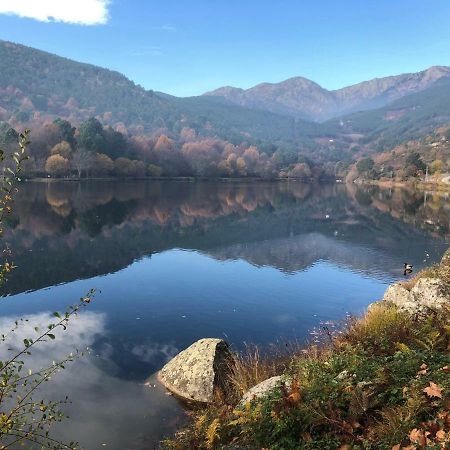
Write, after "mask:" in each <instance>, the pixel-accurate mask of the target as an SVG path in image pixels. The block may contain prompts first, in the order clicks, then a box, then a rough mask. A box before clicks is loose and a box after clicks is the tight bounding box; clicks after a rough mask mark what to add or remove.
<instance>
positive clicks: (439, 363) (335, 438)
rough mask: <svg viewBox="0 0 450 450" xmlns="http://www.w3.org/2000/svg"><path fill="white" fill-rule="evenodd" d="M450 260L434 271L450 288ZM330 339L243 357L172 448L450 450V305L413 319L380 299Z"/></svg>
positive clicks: (327, 334) (431, 274)
mask: <svg viewBox="0 0 450 450" xmlns="http://www.w3.org/2000/svg"><path fill="white" fill-rule="evenodd" d="M443 261H444V262H443V263H442V264H441V265H438V266H436V267H434V268H432V269H429V270H427V272H426V273H425V275H426V276H427V277H436V278H440V279H442V280H444V281H445V282H447V283H448V282H449V281H450V279H449V276H448V274H449V268H450V265H449V262H448V261H449V258H446V259H445V258H444V260H443ZM420 276H423V274H419V275H418V277H420ZM414 283H415V279H413V280H411V281H410V282H409V288H411V287H412V286H413V285H414ZM323 342H324V343H323V345H320V346H317V345H315V346H310V347H309V348H307V349H303V350H302V349H295V348H294V349H291V350H290V351H287V350H285V349H283V350H278V351H276V352H275V353H273V354H267V355H266V356H261V355H260V353H259V352H258V350H257V349H253V350H250V351H248V352H246V353H245V354H242V355H237V357H236V361H235V362H234V363H233V364H231V367H230V375H229V389H228V390H227V392H221V393H218V395H217V398H216V401H215V402H214V403H213V404H211V405H208V406H204V407H199V408H198V409H195V410H192V411H190V414H191V416H192V422H191V424H190V426H188V427H187V428H186V429H184V430H181V431H180V432H178V433H177V434H176V436H175V437H174V438H173V439H171V440H168V441H166V442H164V447H165V448H170V449H221V448H226V449H270V450H289V449H317V450H319V449H321V450H326V449H330V450H331V449H341V450H351V449H381V450H383V449H388V450H400V449H404V450H413V449H447V448H450V412H449V409H450V356H449V350H450V309H443V310H431V309H430V310H428V311H427V313H426V314H425V315H420V316H412V315H409V314H408V313H406V312H404V311H401V310H400V309H398V308H397V307H396V306H394V305H390V304H388V303H386V302H380V303H377V304H374V305H373V306H372V307H371V308H370V309H369V310H368V311H367V313H366V314H365V315H364V316H363V317H361V318H357V319H352V320H350V321H349V322H348V323H346V324H345V326H344V327H343V328H342V329H341V331H339V332H336V333H333V334H331V333H330V332H329V331H328V330H325V331H324V336H323ZM280 374H283V377H284V380H285V383H283V384H281V385H280V387H279V388H277V389H274V390H272V391H270V393H269V394H267V395H266V396H265V397H262V398H260V399H254V400H253V401H251V402H249V403H247V404H245V405H239V402H240V399H241V398H242V395H243V394H244V392H246V391H247V390H248V388H250V387H252V386H254V385H256V384H257V383H259V382H260V381H263V380H265V379H267V378H269V377H271V376H274V375H280Z"/></svg>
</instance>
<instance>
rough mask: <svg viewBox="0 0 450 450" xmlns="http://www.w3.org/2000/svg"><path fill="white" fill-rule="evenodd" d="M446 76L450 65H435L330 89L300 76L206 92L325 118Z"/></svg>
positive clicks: (390, 98) (377, 103)
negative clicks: (416, 70) (251, 85)
mask: <svg viewBox="0 0 450 450" xmlns="http://www.w3.org/2000/svg"><path fill="white" fill-rule="evenodd" d="M445 77H450V67H447V66H432V67H429V68H428V69H425V70H423V71H420V72H417V73H406V74H401V75H392V76H388V77H383V78H374V79H372V80H369V81H362V82H360V83H357V84H354V85H352V86H347V87H344V88H341V89H336V90H333V91H329V90H327V89H325V88H323V87H321V86H320V85H319V84H317V83H315V82H314V81H311V80H309V79H307V78H304V77H300V76H298V77H292V78H289V79H287V80H284V81H281V82H279V83H260V84H258V85H256V86H254V87H251V88H249V89H241V88H236V87H232V86H226V87H223V88H219V89H216V90H214V91H210V92H208V93H206V94H204V95H207V96H215V97H222V98H224V99H225V100H227V101H228V102H231V103H236V104H239V105H241V106H247V107H250V108H258V109H265V110H268V111H272V112H276V113H281V114H287V115H292V116H296V117H302V118H306V119H310V120H311V119H312V120H316V121H322V120H326V119H330V118H332V117H337V116H340V115H343V114H348V113H351V112H355V111H364V110H369V109H374V108H379V107H382V106H385V105H386V104H388V103H389V102H391V101H394V100H397V99H399V98H401V97H404V96H406V95H409V94H413V93H416V92H420V91H421V90H423V89H426V88H428V87H429V86H431V85H432V84H433V83H434V82H436V81H438V80H439V79H441V78H445Z"/></svg>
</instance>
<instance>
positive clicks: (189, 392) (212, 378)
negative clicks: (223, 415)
mask: <svg viewBox="0 0 450 450" xmlns="http://www.w3.org/2000/svg"><path fill="white" fill-rule="evenodd" d="M230 358H231V353H230V351H229V348H228V344H227V343H226V342H225V341H223V340H222V339H200V340H199V341H197V342H194V343H193V344H192V345H191V346H190V347H188V348H187V349H186V350H183V351H182V352H180V353H178V355H176V356H175V357H174V358H173V359H171V360H170V361H169V362H168V363H167V364H166V365H165V366H164V367H163V368H162V369H161V370H160V371H159V372H158V379H159V380H160V381H161V383H162V384H163V385H164V386H165V387H166V388H167V389H168V390H169V391H171V392H173V393H174V394H176V395H177V396H179V397H181V398H183V399H186V400H191V401H196V402H203V403H209V402H212V401H213V399H214V393H215V391H216V389H217V388H222V389H224V388H225V379H226V374H227V370H228V367H229V364H230Z"/></svg>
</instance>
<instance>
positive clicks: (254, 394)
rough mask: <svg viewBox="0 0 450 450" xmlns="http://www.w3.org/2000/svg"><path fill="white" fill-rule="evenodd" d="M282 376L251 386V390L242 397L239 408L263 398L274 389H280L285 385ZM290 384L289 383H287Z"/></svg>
mask: <svg viewBox="0 0 450 450" xmlns="http://www.w3.org/2000/svg"><path fill="white" fill-rule="evenodd" d="M283 378H284V377H282V376H279V375H278V376H275V377H272V378H268V379H267V380H264V381H262V382H261V383H259V384H257V385H256V386H253V387H252V388H251V389H249V390H248V391H247V392H246V393H245V394H244V396H243V397H242V399H241V401H240V403H239V406H245V404H246V403H249V402H251V401H252V400H256V399H259V398H261V397H264V396H265V395H267V394H268V393H269V392H271V391H273V390H274V389H276V388H278V387H280V386H281V385H282V384H284V383H285V380H284V379H283ZM288 384H290V383H288Z"/></svg>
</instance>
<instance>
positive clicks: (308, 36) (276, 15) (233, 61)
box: [0, 0, 450, 96]
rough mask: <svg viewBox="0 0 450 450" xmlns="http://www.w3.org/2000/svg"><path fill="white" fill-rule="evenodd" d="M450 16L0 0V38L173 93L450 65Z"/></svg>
mask: <svg viewBox="0 0 450 450" xmlns="http://www.w3.org/2000/svg"><path fill="white" fill-rule="evenodd" d="M2 12H9V14H2ZM13 13H14V14H13ZM17 14H19V15H21V16H31V18H26V17H19V16H18V15H17ZM47 16H52V18H51V19H50V20H48V21H46V17H47ZM33 17H34V18H33ZM449 17H450V1H449V0H374V1H369V0H365V1H364V0H341V1H339V0H315V1H313V0H278V1H272V0H259V1H256V0H164V1H157V0H111V1H110V2H108V1H107V0H77V1H72V0H0V39H5V40H11V41H14V42H18V43H22V44H25V45H29V46H32V47H36V48H39V49H42V50H46V51H49V52H52V53H56V54H58V55H61V56H66V57H68V58H72V59H75V60H78V61H83V62H89V63H92V64H96V65H99V66H103V67H108V68H111V69H115V70H118V71H120V72H122V73H124V74H125V75H126V76H128V77H129V78H131V79H132V80H133V81H135V82H136V83H139V84H141V85H142V86H144V87H145V88H147V89H154V90H158V91H163V92H167V93H169V94H173V95H180V96H187V95H198V94H201V93H203V92H205V91H208V90H211V89H214V88H217V87H220V86H223V85H232V86H237V87H243V88H248V87H251V86H253V85H255V84H257V83H260V82H264V81H270V82H277V81H281V80H284V79H287V78H289V77H293V76H298V75H300V76H304V77H306V78H310V79H312V80H314V81H316V82H318V83H319V84H320V85H322V86H323V87H325V88H328V89H336V88H340V87H343V86H346V85H350V84H354V83H357V82H359V81H363V80H367V79H371V78H375V77H381V76H387V75H392V74H398V73H404V72H414V71H418V70H422V69H424V68H427V67H429V66H432V65H450V32H449V29H448V18H449ZM71 22H75V23H71ZM82 23H86V24H82Z"/></svg>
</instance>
